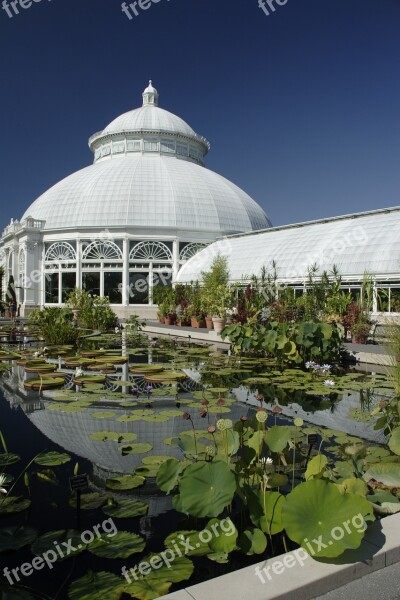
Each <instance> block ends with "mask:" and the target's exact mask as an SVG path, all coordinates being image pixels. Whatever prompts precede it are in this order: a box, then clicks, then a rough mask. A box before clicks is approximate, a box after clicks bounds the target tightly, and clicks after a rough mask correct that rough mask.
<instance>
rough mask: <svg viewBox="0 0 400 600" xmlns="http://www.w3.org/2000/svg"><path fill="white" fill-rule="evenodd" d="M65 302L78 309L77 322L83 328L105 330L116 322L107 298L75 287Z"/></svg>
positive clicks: (115, 316)
mask: <svg viewBox="0 0 400 600" xmlns="http://www.w3.org/2000/svg"><path fill="white" fill-rule="evenodd" d="M66 304H67V306H69V307H70V308H73V309H76V310H79V316H78V320H79V324H80V325H81V326H82V327H84V328H85V329H94V330H100V331H107V329H111V328H112V327H115V326H116V324H117V322H118V319H117V315H116V314H115V312H114V311H113V310H112V308H111V307H110V301H109V299H108V298H105V297H100V296H92V295H91V294H89V293H88V292H86V291H85V290H81V289H79V288H75V289H74V290H73V291H72V292H71V293H70V295H69V296H68V299H67V302H66Z"/></svg>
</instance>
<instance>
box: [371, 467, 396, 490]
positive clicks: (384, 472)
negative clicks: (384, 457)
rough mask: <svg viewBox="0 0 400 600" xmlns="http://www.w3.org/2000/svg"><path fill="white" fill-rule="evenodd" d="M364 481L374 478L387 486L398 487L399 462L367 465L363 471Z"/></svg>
mask: <svg viewBox="0 0 400 600" xmlns="http://www.w3.org/2000/svg"><path fill="white" fill-rule="evenodd" d="M363 478H364V479H365V481H370V480H371V479H374V480H375V481H378V482H379V483H382V484H383V485H385V486H387V487H394V488H398V487H400V464H399V463H397V464H396V463H377V464H375V465H369V467H368V469H367V471H366V472H365V473H364V475H363Z"/></svg>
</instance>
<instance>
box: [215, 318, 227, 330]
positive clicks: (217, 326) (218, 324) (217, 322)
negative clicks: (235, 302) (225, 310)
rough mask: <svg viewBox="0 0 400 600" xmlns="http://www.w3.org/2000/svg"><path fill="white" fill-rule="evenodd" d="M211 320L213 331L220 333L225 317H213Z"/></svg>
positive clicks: (224, 323)
mask: <svg viewBox="0 0 400 600" xmlns="http://www.w3.org/2000/svg"><path fill="white" fill-rule="evenodd" d="M212 322H213V325H214V330H215V333H221V331H222V330H223V328H224V327H225V325H226V319H223V318H222V317H213V319H212Z"/></svg>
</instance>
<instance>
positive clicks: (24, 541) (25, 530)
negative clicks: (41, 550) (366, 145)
mask: <svg viewBox="0 0 400 600" xmlns="http://www.w3.org/2000/svg"><path fill="white" fill-rule="evenodd" d="M37 534H38V532H37V531H36V529H33V528H32V527H24V526H23V525H21V526H16V527H3V528H2V529H0V552H8V551H9V550H19V549H20V548H23V547H24V546H27V545H29V544H32V542H33V541H34V540H35V539H36V537H37Z"/></svg>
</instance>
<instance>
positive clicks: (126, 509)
mask: <svg viewBox="0 0 400 600" xmlns="http://www.w3.org/2000/svg"><path fill="white" fill-rule="evenodd" d="M102 510H103V513H105V514H106V515H108V516H109V517H114V518H117V519H130V518H133V517H139V516H142V515H146V514H147V511H148V510H149V506H148V504H146V503H145V502H140V500H136V498H119V499H118V500H116V501H112V502H111V503H110V504H106V505H105V506H103V509H102Z"/></svg>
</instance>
